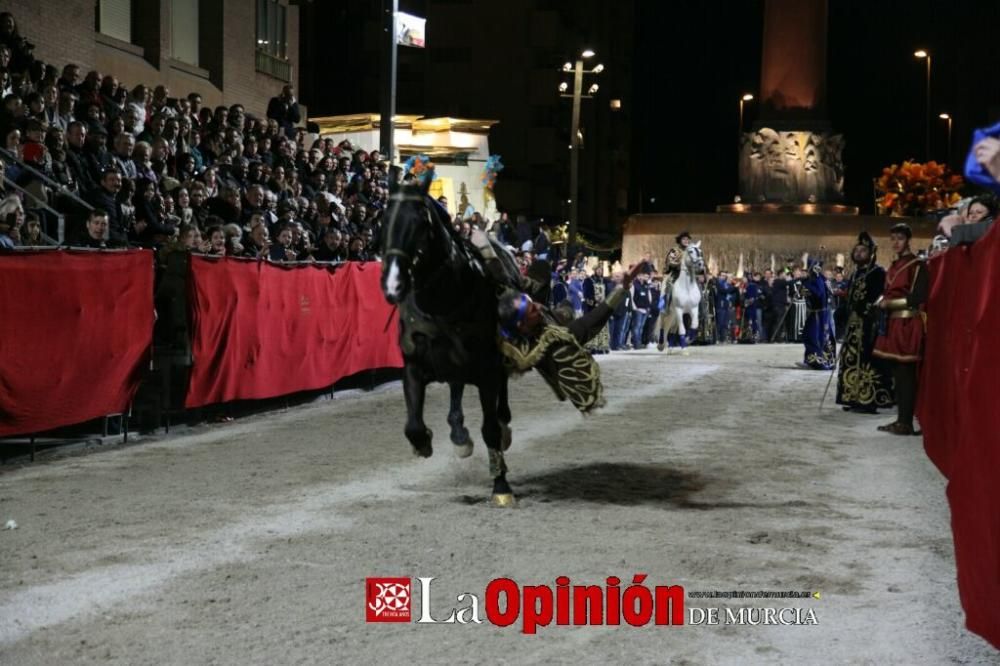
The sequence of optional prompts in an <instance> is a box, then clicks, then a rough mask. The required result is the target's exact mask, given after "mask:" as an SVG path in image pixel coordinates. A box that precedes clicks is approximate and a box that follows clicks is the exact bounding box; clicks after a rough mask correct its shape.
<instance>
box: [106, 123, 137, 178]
mask: <svg viewBox="0 0 1000 666" xmlns="http://www.w3.org/2000/svg"><path fill="white" fill-rule="evenodd" d="M134 150H135V137H134V136H132V135H131V134H129V133H128V132H122V133H121V134H118V135H117V136H115V139H114V153H113V155H112V159H113V160H114V163H115V166H116V167H117V168H118V170H119V171H120V172H121V174H122V175H123V176H124V177H125V178H128V179H130V180H135V179H136V178H138V177H139V173H138V169H137V168H136V164H135V162H134V161H133V152H134Z"/></svg>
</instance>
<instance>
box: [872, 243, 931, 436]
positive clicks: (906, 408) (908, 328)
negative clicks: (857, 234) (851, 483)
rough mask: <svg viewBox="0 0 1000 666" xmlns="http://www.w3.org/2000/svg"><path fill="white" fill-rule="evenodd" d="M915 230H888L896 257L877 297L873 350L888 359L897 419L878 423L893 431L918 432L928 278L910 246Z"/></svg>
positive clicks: (892, 432) (883, 427)
mask: <svg viewBox="0 0 1000 666" xmlns="http://www.w3.org/2000/svg"><path fill="white" fill-rule="evenodd" d="M912 237H913V232H912V231H911V230H910V227H909V226H908V225H906V224H897V225H895V226H894V227H892V229H890V230H889V242H890V243H891V245H892V251H893V252H894V253H895V254H896V260H895V261H894V262H892V266H890V267H889V270H888V272H887V273H886V279H885V290H884V291H883V292H882V297H881V298H880V299H879V300H878V307H879V308H881V310H882V317H881V321H880V325H879V337H878V340H876V341H875V350H874V351H873V352H872V354H873V355H874V356H876V357H877V358H881V359H885V360H886V361H889V363H890V365H891V367H892V377H893V380H894V382H895V392H896V405H897V407H898V415H897V419H896V420H895V421H894V422H893V423H889V424H887V425H884V426H879V430H881V431H883V432H888V433H891V434H893V435H919V434H920V433H919V432H918V431H916V430H914V429H913V409H914V406H915V404H916V401H917V364H918V363H919V362H920V359H921V358H922V354H923V343H924V316H925V314H924V312H923V309H922V306H923V304H924V303H925V302H926V301H927V291H928V280H927V267H926V266H925V265H924V261H923V260H922V259H920V258H919V257H917V256H915V255H914V254H913V252H912V251H911V250H910V239H911V238H912Z"/></svg>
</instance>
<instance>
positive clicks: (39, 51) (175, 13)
mask: <svg viewBox="0 0 1000 666" xmlns="http://www.w3.org/2000/svg"><path fill="white" fill-rule="evenodd" d="M0 11H8V12H11V13H12V14H13V15H14V17H15V19H16V21H17V24H18V29H19V31H20V33H21V35H22V36H23V37H25V38H26V39H27V40H28V41H30V42H32V43H33V44H35V57H36V58H40V59H41V60H44V61H45V62H46V63H51V64H54V65H55V66H56V67H58V68H60V69H61V68H62V66H63V65H64V64H66V63H70V62H72V63H76V64H78V65H80V67H81V69H82V70H83V72H82V73H83V74H85V73H86V72H87V71H89V70H92V69H96V70H97V71H99V72H100V73H101V74H111V75H113V76H115V77H116V78H117V79H118V80H119V81H120V82H122V83H124V84H125V85H126V86H127V87H129V88H131V87H133V86H135V85H138V84H140V83H142V84H145V85H147V86H156V85H159V84H163V85H166V86H167V87H168V88H169V89H170V94H171V96H174V97H176V96H181V95H187V94H188V93H190V92H198V93H200V94H201V96H202V99H203V101H204V104H206V105H209V106H214V105H218V104H226V105H229V104H234V103H236V102H239V103H241V104H243V105H244V106H245V107H246V109H247V111H248V112H249V113H253V114H259V115H263V114H264V111H265V109H266V108H267V102H268V100H269V99H270V98H271V97H273V96H275V95H276V94H278V93H279V92H280V90H281V87H282V85H284V84H285V83H293V84H297V83H298V61H299V7H298V6H297V3H296V2H295V0H32V1H31V2H25V1H24V0H0Z"/></svg>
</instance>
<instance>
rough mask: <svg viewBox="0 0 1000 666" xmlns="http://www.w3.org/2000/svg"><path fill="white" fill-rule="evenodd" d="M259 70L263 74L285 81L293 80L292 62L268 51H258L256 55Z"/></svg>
mask: <svg viewBox="0 0 1000 666" xmlns="http://www.w3.org/2000/svg"><path fill="white" fill-rule="evenodd" d="M256 68H257V71H258V72H260V73H262V74H267V75H269V76H273V77H274V78H276V79H281V80H282V81H285V82H291V80H292V63H290V62H288V61H287V60H285V59H284V58H278V57H277V56H273V55H271V54H270V53H267V52H266V51H257V57H256Z"/></svg>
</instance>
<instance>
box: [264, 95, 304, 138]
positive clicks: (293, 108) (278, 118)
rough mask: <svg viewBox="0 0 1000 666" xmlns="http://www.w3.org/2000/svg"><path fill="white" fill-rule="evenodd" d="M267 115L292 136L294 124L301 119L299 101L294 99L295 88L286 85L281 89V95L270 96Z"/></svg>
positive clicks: (286, 133)
mask: <svg viewBox="0 0 1000 666" xmlns="http://www.w3.org/2000/svg"><path fill="white" fill-rule="evenodd" d="M267 117H268V119H269V120H273V121H275V122H276V123H277V125H278V127H280V128H281V129H283V130H284V131H285V135H286V136H294V133H295V129H294V128H295V125H297V124H298V123H299V121H301V120H302V116H301V115H300V113H299V103H298V101H296V99H295V88H294V87H293V86H292V85H290V84H289V85H286V86H284V87H283V88H282V89H281V95H279V96H277V97H272V98H271V101H270V102H268V104H267Z"/></svg>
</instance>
